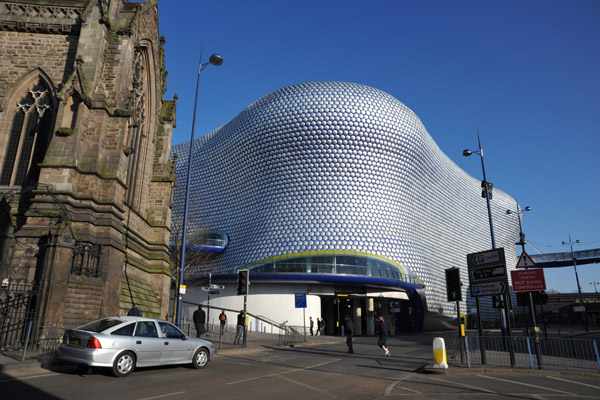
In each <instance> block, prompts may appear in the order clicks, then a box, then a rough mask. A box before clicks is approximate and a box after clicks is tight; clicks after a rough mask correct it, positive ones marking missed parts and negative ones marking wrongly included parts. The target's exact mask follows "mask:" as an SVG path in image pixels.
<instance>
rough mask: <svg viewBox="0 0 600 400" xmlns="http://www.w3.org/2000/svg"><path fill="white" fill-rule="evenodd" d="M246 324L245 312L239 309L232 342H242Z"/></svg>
mask: <svg viewBox="0 0 600 400" xmlns="http://www.w3.org/2000/svg"><path fill="white" fill-rule="evenodd" d="M245 325H246V313H245V312H244V310H241V311H240V313H239V314H238V316H237V332H236V334H235V339H234V341H233V344H243V339H244V326H245Z"/></svg>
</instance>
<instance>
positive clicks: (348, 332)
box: [344, 315, 354, 353]
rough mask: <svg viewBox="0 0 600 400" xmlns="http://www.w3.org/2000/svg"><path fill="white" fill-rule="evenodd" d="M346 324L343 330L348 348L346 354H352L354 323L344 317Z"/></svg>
mask: <svg viewBox="0 0 600 400" xmlns="http://www.w3.org/2000/svg"><path fill="white" fill-rule="evenodd" d="M345 319H346V322H345V323H344V329H345V331H346V345H347V346H348V353H354V349H353V348H352V335H353V334H354V323H352V320H351V319H350V317H348V316H347V315H346V317H345Z"/></svg>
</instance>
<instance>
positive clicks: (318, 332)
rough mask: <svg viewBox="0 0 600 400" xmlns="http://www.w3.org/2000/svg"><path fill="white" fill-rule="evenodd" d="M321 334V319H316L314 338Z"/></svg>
mask: <svg viewBox="0 0 600 400" xmlns="http://www.w3.org/2000/svg"><path fill="white" fill-rule="evenodd" d="M320 333H321V318H319V317H317V333H316V336H319V334H320Z"/></svg>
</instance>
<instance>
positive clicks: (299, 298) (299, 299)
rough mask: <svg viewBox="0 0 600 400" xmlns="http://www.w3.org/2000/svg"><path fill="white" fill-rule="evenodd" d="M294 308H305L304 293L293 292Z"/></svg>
mask: <svg viewBox="0 0 600 400" xmlns="http://www.w3.org/2000/svg"><path fill="white" fill-rule="evenodd" d="M295 300H296V301H295V302H294V303H295V304H296V308H306V293H295Z"/></svg>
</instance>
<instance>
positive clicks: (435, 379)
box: [429, 377, 498, 394]
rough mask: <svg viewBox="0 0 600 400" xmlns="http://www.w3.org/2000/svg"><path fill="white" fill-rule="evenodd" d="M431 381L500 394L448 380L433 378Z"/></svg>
mask: <svg viewBox="0 0 600 400" xmlns="http://www.w3.org/2000/svg"><path fill="white" fill-rule="evenodd" d="M429 379H432V380H434V381H440V382H444V383H449V384H454V385H459V386H464V387H466V388H469V389H475V390H480V391H482V392H487V393H492V394H498V392H495V391H493V390H489V389H483V388H480V387H477V386H471V385H467V384H466V383H460V382H452V381H447V380H445V379H440V378H434V377H431V378H429Z"/></svg>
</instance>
